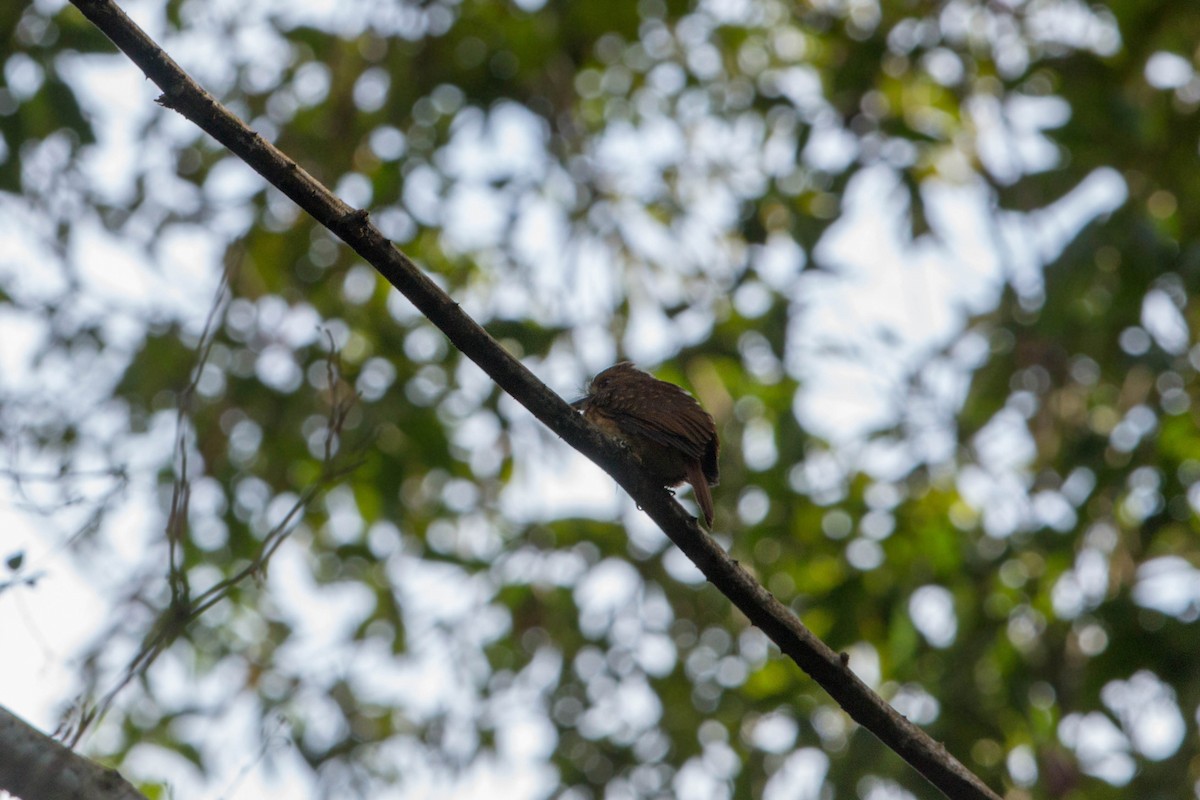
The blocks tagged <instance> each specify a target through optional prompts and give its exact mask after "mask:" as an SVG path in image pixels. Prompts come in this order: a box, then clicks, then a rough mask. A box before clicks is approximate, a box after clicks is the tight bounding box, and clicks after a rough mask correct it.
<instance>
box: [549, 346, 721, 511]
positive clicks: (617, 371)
mask: <svg viewBox="0 0 1200 800" xmlns="http://www.w3.org/2000/svg"><path fill="white" fill-rule="evenodd" d="M571 405H572V406H574V407H575V408H578V409H581V410H582V411H583V416H584V417H585V418H586V419H587V420H588V421H589V422H591V423H592V424H593V425H595V426H596V427H598V428H600V429H601V430H603V431H604V432H605V433H607V434H608V435H609V436H611V437H613V438H614V439H618V440H620V441H622V442H624V443H625V444H626V446H628V447H629V449H630V450H631V451H632V452H633V454H634V455H635V456H636V457H637V459H638V461H640V462H641V464H642V466H643V467H644V468H645V469H646V471H647V472H648V473H649V474H650V475H651V476H652V477H653V478H654V480H656V481H659V482H661V483H662V485H663V486H678V485H679V484H681V483H683V482H684V481H687V482H688V483H690V484H691V485H692V490H693V491H694V492H695V493H696V502H697V503H699V504H700V510H701V512H703V514H704V522H705V524H707V525H708V526H709V527H712V519H713V504H712V494H711V493H710V492H709V491H708V487H710V486H716V485H717V479H718V477H719V474H720V473H719V468H718V465H717V453H718V451H719V450H720V443H719V442H718V441H717V426H716V425H715V424H714V423H713V418H712V416H711V415H710V414H709V413H708V412H707V411H705V410H704V409H703V408H702V407H701V406H700V404H699V403H698V402H696V398H694V397H692V396H691V395H690V394H688V393H687V392H685V391H684V390H683V389H680V388H679V387H678V386H676V385H675V384H673V383H667V382H666V381H660V380H659V379H658V378H656V377H654V376H653V375H650V374H649V373H646V372H642V371H641V370H640V369H638V368H637V367H635V366H633V364H631V363H630V362H628V361H622V362H621V363H619V364H615V365H613V366H611V367H609V368H608V369H606V370H604V371H603V372H601V373H600V374H599V375H597V376H596V377H595V378H593V379H592V382H591V384H590V385H589V386H588V393H587V395H586V396H584V397H581V398H580V399H578V400H576V401H575V402H574V403H572V404H571Z"/></svg>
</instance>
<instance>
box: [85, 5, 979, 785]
mask: <svg viewBox="0 0 1200 800" xmlns="http://www.w3.org/2000/svg"><path fill="white" fill-rule="evenodd" d="M71 2H72V4H73V5H75V6H76V7H77V8H78V9H79V10H80V11H81V12H83V14H84V15H85V16H86V17H87V18H88V19H89V20H91V21H92V22H93V23H94V24H95V25H96V26H97V27H98V28H100V30H102V31H103V32H104V33H105V34H106V35H107V36H108V37H109V39H111V40H112V41H113V43H114V44H116V45H117V47H119V48H120V49H121V50H122V51H123V52H124V53H125V54H126V55H127V56H129V58H130V59H131V60H132V61H133V62H134V63H135V64H137V65H138V66H139V67H140V68H141V69H142V71H143V72H144V73H145V74H146V76H147V77H149V78H150V79H151V80H152V81H154V83H156V84H157V85H158V86H159V88H160V89H162V92H163V94H162V96H161V97H160V98H159V102H160V103H161V104H162V105H164V106H166V107H168V108H171V109H174V110H175V111H177V112H179V113H180V114H182V115H183V116H185V117H187V118H188V119H189V120H191V121H192V122H194V123H195V124H196V125H198V126H199V127H200V128H201V129H203V130H204V131H206V132H207V133H208V134H209V135H211V136H212V137H213V138H215V139H216V140H217V141H219V142H221V143H222V144H223V145H225V146H226V147H227V148H229V150H230V151H232V152H233V153H234V154H235V155H237V156H238V157H239V158H241V159H242V160H244V161H245V162H246V163H247V164H248V165H250V166H251V167H252V168H253V169H254V170H255V171H257V172H258V173H259V174H260V175H262V176H263V177H264V178H266V179H267V181H269V182H270V183H271V184H272V185H273V186H275V188H277V189H279V190H280V191H281V192H283V193H284V194H285V195H287V196H288V197H289V198H291V199H292V200H293V201H294V202H295V203H296V204H297V205H299V206H300V207H301V208H303V209H304V210H305V211H306V212H308V213H309V214H310V215H311V216H312V217H313V218H314V219H315V220H317V221H318V222H320V223H321V224H322V225H324V226H325V227H327V228H328V229H329V230H330V231H332V232H333V233H334V234H336V235H337V236H338V237H339V238H341V239H342V240H343V241H344V242H346V243H347V244H348V245H349V246H350V247H351V248H352V249H353V250H354V251H355V252H356V253H358V254H359V255H360V256H362V258H363V259H365V260H366V261H367V262H368V263H369V264H371V265H372V266H373V267H375V269H376V270H378V272H379V273H380V274H381V275H383V277H384V278H386V279H387V280H388V282H389V283H391V284H392V285H393V286H394V287H396V289H398V290H399V291H400V292H401V293H402V294H403V295H404V296H405V297H406V298H408V300H409V301H410V302H412V303H413V305H415V306H416V307H417V308H418V309H419V310H420V311H421V312H422V313H423V314H424V315H425V316H426V317H428V318H429V320H430V321H431V322H433V323H434V324H435V325H437V326H438V328H440V329H441V330H442V332H443V333H445V334H446V336H447V337H448V338H449V339H450V341H451V342H452V343H453V344H454V346H455V347H457V348H458V349H459V350H461V351H462V352H463V353H464V354H465V355H466V356H467V357H468V358H470V359H471V360H472V361H474V362H475V363H476V364H478V365H479V366H480V367H481V368H482V369H483V370H484V371H485V372H486V373H487V374H488V375H489V376H490V377H491V378H492V380H494V381H495V382H496V383H497V384H498V385H499V386H500V387H501V388H502V389H504V391H506V392H508V393H509V394H510V395H512V397H513V398H514V399H515V400H517V402H519V403H520V404H521V405H523V406H524V407H525V408H527V409H528V410H529V411H530V413H532V414H533V415H534V416H535V417H537V418H538V419H539V420H541V421H542V422H543V423H544V424H545V425H546V426H547V427H549V428H550V429H551V430H552V431H554V432H555V433H556V434H558V435H559V436H560V437H562V438H563V439H564V440H565V441H566V442H567V443H568V444H570V445H571V446H572V447H574V448H575V449H576V450H578V451H580V452H581V453H583V454H584V455H586V456H587V457H588V458H590V459H592V460H593V461H595V462H596V463H597V464H598V465H600V467H602V468H603V469H604V470H605V471H607V472H608V473H609V474H610V475H612V476H613V477H614V478H615V479H616V480H617V482H618V483H619V484H620V485H621V486H622V488H624V489H625V490H626V491H627V492H628V493H629V494H630V496H632V497H633V499H634V500H635V501H637V503H638V505H639V506H640V507H641V508H642V509H643V510H644V511H645V512H646V513H647V514H648V515H649V516H650V517H651V518H652V519H653V520H654V521H655V522H656V523H657V524H658V525H659V527H661V528H662V530H663V531H664V532H665V533H666V534H667V536H669V537H670V538H671V541H673V542H674V543H675V544H676V546H678V547H679V548H680V550H682V551H683V552H684V553H685V554H686V555H687V556H688V558H690V559H691V560H692V562H693V563H695V565H696V566H697V567H698V568H699V569H700V571H701V572H702V573H703V574H704V576H705V577H706V578H707V579H708V580H709V581H711V582H712V583H713V585H714V586H716V587H717V588H718V589H719V590H720V591H721V592H722V593H723V594H724V595H725V596H726V597H728V598H729V599H730V600H731V601H732V602H733V603H734V605H736V606H737V607H738V608H739V609H740V610H741V611H742V612H743V613H744V614H745V615H746V616H747V617H748V618H749V619H750V621H751V622H753V623H754V624H755V625H757V626H758V627H760V628H762V630H763V631H764V632H765V633H766V634H767V635H768V636H769V637H770V638H771V639H772V641H774V642H775V643H776V644H777V645H778V646H779V648H780V650H782V651H783V652H784V653H787V654H788V656H790V657H791V658H792V660H793V661H795V662H796V664H797V665H799V666H800V668H801V669H803V670H804V671H805V672H806V673H808V674H809V675H810V676H811V677H812V678H813V679H814V680H815V681H817V683H819V684H820V685H821V687H822V688H824V689H825V690H826V691H827V692H828V693H829V694H830V696H832V697H833V698H834V700H836V701H837V702H838V703H839V704H840V705H841V706H842V708H843V709H845V711H846V712H847V713H848V714H849V715H850V716H851V717H852V718H853V719H854V720H855V721H857V722H858V723H859V724H861V725H862V726H863V727H864V728H866V729H867V730H869V731H871V732H872V733H873V734H874V735H875V736H877V737H878V738H879V739H880V740H881V741H882V742H883V743H884V744H886V745H887V746H888V747H890V748H891V749H892V750H894V751H895V752H896V753H897V754H899V755H900V756H901V757H902V758H903V759H904V760H906V761H907V762H908V763H909V764H911V765H912V766H913V767H914V768H915V769H916V770H917V771H918V772H920V773H921V774H922V775H923V776H924V777H925V778H926V779H927V780H928V781H929V782H930V783H932V784H933V785H934V786H936V787H937V788H938V789H939V790H940V791H941V792H942V793H944V794H945V795H946V796H947V797H951V798H955V800H959V798H964V799H965V798H971V799H974V798H979V799H983V798H987V800H999V796H998V795H996V794H995V793H994V792H992V791H991V790H990V789H989V788H988V787H987V786H986V785H985V784H984V783H983V782H982V781H981V780H980V779H979V778H978V777H977V776H975V775H974V774H973V773H971V772H970V771H969V770H968V769H967V768H966V767H964V766H963V765H962V764H961V763H960V762H959V761H957V760H956V759H955V758H954V757H953V756H951V755H950V754H949V753H948V752H947V751H946V749H945V747H943V746H942V745H941V744H940V743H939V742H937V741H935V740H934V739H933V738H931V737H930V736H929V735H928V734H926V733H925V732H924V731H923V730H921V729H920V728H918V727H917V726H916V725H913V724H912V723H911V722H909V721H908V720H907V719H905V718H904V717H903V716H901V715H900V714H898V713H897V712H896V711H895V710H894V709H892V707H891V706H890V705H888V703H887V702H886V701H885V700H884V699H883V698H882V697H880V696H879V695H878V694H876V693H875V692H873V691H872V690H871V689H870V687H868V686H867V685H866V684H864V683H863V682H862V681H861V680H859V679H858V677H857V676H856V675H855V674H854V673H853V672H852V671H851V670H850V669H849V666H848V659H847V658H846V657H845V656H842V655H839V654H837V653H835V652H834V651H833V650H832V649H831V648H830V647H829V646H828V645H826V644H825V643H824V642H822V641H821V640H820V639H818V638H817V637H816V636H815V635H813V633H812V632H811V631H809V630H808V629H807V628H806V627H804V625H803V624H802V623H801V622H800V620H799V619H798V618H797V617H796V615H795V614H793V613H792V612H791V611H790V610H789V609H788V608H787V607H786V606H784V605H783V604H782V603H780V602H779V600H777V599H776V598H775V597H773V596H772V595H771V594H770V592H768V591H767V590H766V589H765V588H763V587H762V586H761V585H760V584H759V583H758V582H757V581H755V579H754V578H753V577H752V576H751V575H750V574H749V573H748V572H747V571H746V570H744V569H742V568H741V567H740V566H739V565H738V563H737V562H736V561H734V560H733V559H731V558H730V557H729V555H728V554H726V553H725V552H724V551H723V550H722V549H721V548H720V547H719V546H718V545H717V544H716V542H715V541H714V540H713V539H711V538H709V537H708V536H706V535H705V534H704V533H703V532H702V531H701V530H700V528H699V527H698V526H697V524H696V521H695V520H694V519H692V517H691V516H690V515H689V514H687V512H685V511H684V510H683V508H682V507H681V506H680V505H679V504H678V503H676V502H675V501H674V500H673V499H672V496H671V494H670V493H669V492H667V491H666V490H665V489H663V488H662V487H661V486H655V485H654V483H653V482H652V481H650V480H649V479H648V478H647V477H646V476H645V475H644V474H643V473H642V472H641V470H640V469H639V468H638V467H637V465H636V464H635V463H633V462H632V461H631V459H630V457H629V455H628V454H627V453H626V452H625V451H624V450H622V448H620V447H619V446H617V445H616V444H614V443H613V442H612V441H610V440H609V439H607V438H605V437H604V436H603V435H602V434H601V433H600V432H599V431H598V430H596V429H595V428H593V427H592V426H590V425H589V424H587V423H586V422H585V421H584V420H583V419H582V418H581V417H580V416H579V415H578V414H576V413H575V412H574V411H573V410H572V409H571V407H570V406H568V405H567V403H566V402H565V401H564V400H563V399H562V398H560V397H559V396H558V395H556V394H555V393H554V392H553V391H551V390H550V388H549V387H547V386H546V385H545V384H544V383H542V382H541V381H540V380H538V379H537V378H536V377H535V376H534V375H533V373H531V372H530V371H529V370H528V369H526V367H525V366H524V365H522V364H521V363H520V362H519V361H517V360H516V359H515V358H514V357H513V356H511V355H510V354H509V353H507V352H506V351H505V350H504V349H503V348H502V347H501V346H500V344H499V343H498V342H496V340H495V339H493V338H492V337H491V336H490V335H489V334H488V333H487V332H486V331H485V330H484V329H483V328H482V327H481V326H480V325H479V324H478V323H476V322H475V321H474V320H473V319H471V318H470V317H469V316H468V315H467V314H466V313H465V312H463V310H462V309H461V308H460V307H459V305H458V304H457V303H455V302H454V300H453V299H452V298H451V297H449V296H448V295H447V294H446V293H445V292H443V291H442V290H441V289H439V288H438V287H437V285H436V284H434V282H433V281H432V280H430V279H429V278H428V277H427V276H426V275H425V274H424V273H423V272H421V270H420V269H419V268H418V267H417V266H416V265H415V264H414V263H413V262H412V261H411V260H410V259H409V258H408V257H407V256H405V255H404V254H403V253H401V252H400V251H399V250H397V249H396V248H395V247H394V246H393V245H392V243H391V242H390V241H388V240H387V239H386V238H385V237H384V236H383V234H382V233H381V232H380V231H379V230H378V229H377V228H376V227H375V226H374V225H372V224H371V223H370V220H369V218H368V214H367V212H366V211H364V210H359V209H354V208H351V207H350V206H349V205H347V204H346V203H344V202H342V201H341V200H339V199H338V198H337V197H336V196H334V195H333V193H332V192H330V191H329V190H328V189H327V188H325V187H324V186H323V185H322V184H321V183H320V182H319V181H317V180H316V179H315V178H313V177H312V176H311V175H309V174H308V173H307V172H305V171H304V169H302V168H301V167H300V166H299V165H298V164H297V163H296V162H295V161H293V160H292V159H291V158H289V157H288V156H287V155H285V154H284V153H282V152H281V151H280V150H279V149H278V148H276V147H275V146H274V145H272V144H271V143H270V142H267V141H266V140H264V139H263V138H262V137H261V136H259V135H258V134H257V133H255V132H254V131H252V130H251V129H250V128H248V127H247V126H246V125H245V124H244V123H243V122H242V121H241V120H239V119H238V118H237V117H236V116H234V115H233V114H232V113H231V112H229V111H228V109H226V108H224V107H223V106H222V105H221V104H220V103H218V102H217V101H216V99H215V98H213V97H212V95H210V94H208V93H207V92H206V91H205V90H204V89H203V88H202V87H201V86H200V85H199V84H197V83H196V82H195V81H194V80H193V79H192V78H191V77H190V76H189V75H187V73H185V72H184V71H183V70H182V69H181V68H180V67H179V65H178V64H176V63H175V62H174V61H173V60H172V59H171V58H170V57H169V56H168V55H167V54H166V53H165V52H164V51H163V50H162V48H161V47H159V46H158V45H157V44H156V43H155V42H154V41H153V40H152V39H150V37H149V36H147V35H146V34H145V32H143V31H142V30H141V29H140V28H138V27H137V25H135V24H134V23H133V22H132V21H131V20H130V19H129V18H128V17H127V16H126V15H125V13H124V12H123V11H122V10H121V9H120V8H119V7H118V6H117V5H116V4H115V3H112V2H109V1H108V0H71Z"/></svg>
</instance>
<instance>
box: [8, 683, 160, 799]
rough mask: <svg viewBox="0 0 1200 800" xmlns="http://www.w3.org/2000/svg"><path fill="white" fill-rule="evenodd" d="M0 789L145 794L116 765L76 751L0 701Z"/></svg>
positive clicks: (32, 795)
mask: <svg viewBox="0 0 1200 800" xmlns="http://www.w3.org/2000/svg"><path fill="white" fill-rule="evenodd" d="M0 790H3V791H5V792H8V793H10V794H12V795H13V796H14V797H20V798H22V800H146V796H145V795H143V794H142V793H141V792H139V791H138V790H136V789H134V788H133V786H131V785H130V784H129V782H128V781H126V780H125V779H124V778H122V777H121V775H120V774H119V773H118V772H117V771H116V770H115V769H108V768H106V767H102V766H100V765H99V764H97V763H96V762H94V761H89V760H88V759H86V758H84V757H83V756H81V755H78V754H77V753H75V752H73V751H72V750H70V749H69V748H67V747H64V746H63V745H61V744H59V743H58V742H56V741H55V740H53V739H51V738H50V737H49V736H47V735H45V734H44V733H42V732H41V731H39V730H37V729H36V728H34V727H33V726H32V725H30V724H29V723H28V722H25V721H24V720H23V719H21V718H20V717H18V716H17V715H16V714H13V713H12V712H11V711H9V710H8V709H7V708H4V707H3V706H0Z"/></svg>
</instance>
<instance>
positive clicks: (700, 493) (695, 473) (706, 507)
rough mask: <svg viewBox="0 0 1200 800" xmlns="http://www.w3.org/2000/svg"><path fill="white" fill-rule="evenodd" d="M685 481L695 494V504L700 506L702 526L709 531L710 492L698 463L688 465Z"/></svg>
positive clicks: (710, 524) (710, 523) (711, 515)
mask: <svg viewBox="0 0 1200 800" xmlns="http://www.w3.org/2000/svg"><path fill="white" fill-rule="evenodd" d="M687 481H688V483H690V484H691V485H692V491H693V492H695V493H696V502H697V503H699V504H700V511H701V513H702V514H703V515H704V525H705V527H707V528H710V529H711V528H712V521H713V502H712V492H710V491H709V490H708V479H707V478H705V477H704V470H703V469H702V468H701V466H700V462H699V461H692V462H690V463H689V464H688V466H687Z"/></svg>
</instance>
